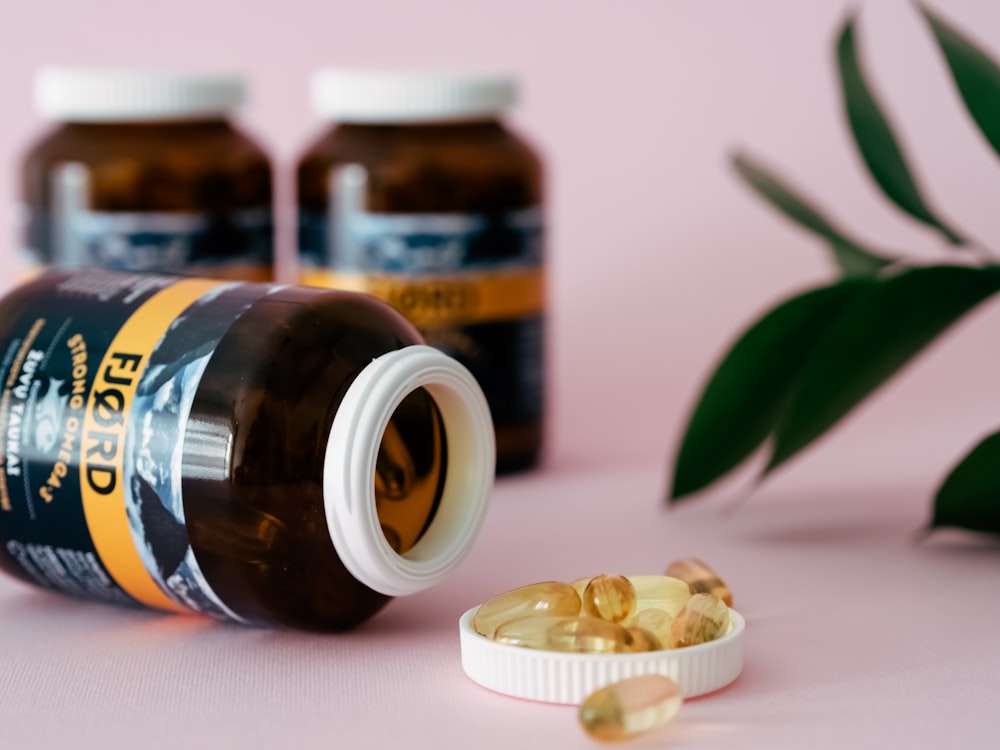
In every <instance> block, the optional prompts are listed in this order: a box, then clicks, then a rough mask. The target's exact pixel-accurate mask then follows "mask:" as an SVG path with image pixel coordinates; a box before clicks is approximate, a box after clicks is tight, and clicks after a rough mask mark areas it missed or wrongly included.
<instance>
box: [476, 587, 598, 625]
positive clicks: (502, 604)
mask: <svg viewBox="0 0 1000 750" xmlns="http://www.w3.org/2000/svg"><path fill="white" fill-rule="evenodd" d="M578 614H580V596H579V594H577V593H576V589H574V588H573V587H572V586H571V585H570V584H568V583H561V582H559V581H542V582H541V583H531V584H528V585H527V586H521V587H519V588H516V589H511V590H510V591H505V592H503V593H502V594H497V595H496V596H494V597H492V598H490V599H487V600H486V601H485V602H483V604H482V605H481V606H480V607H479V609H478V610H477V611H476V616H475V617H474V618H472V627H473V629H474V630H475V631H476V632H477V633H479V634H480V635H485V636H486V637H487V638H493V636H494V633H495V632H496V629H497V626H499V625H501V624H502V623H504V622H507V621H508V620H513V619H515V618H518V617H527V616H531V615H548V616H550V617H561V616H573V615H578Z"/></svg>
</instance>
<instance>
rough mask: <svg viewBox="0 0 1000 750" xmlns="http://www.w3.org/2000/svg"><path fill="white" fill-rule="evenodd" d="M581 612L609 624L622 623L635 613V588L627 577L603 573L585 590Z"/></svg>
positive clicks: (592, 580) (594, 578)
mask: <svg viewBox="0 0 1000 750" xmlns="http://www.w3.org/2000/svg"><path fill="white" fill-rule="evenodd" d="M582 600H583V601H582V605H583V606H582V608H581V612H583V614H585V615H589V616H591V617H599V618H601V619H602V620H607V621H608V622H622V621H623V620H626V619H628V618H629V617H630V616H631V615H632V613H633V612H635V602H636V595H635V586H633V585H632V582H631V581H630V580H629V579H628V578H626V577H625V576H615V575H608V574H606V573H603V574H601V575H599V576H594V577H593V578H591V579H590V582H589V583H588V584H587V587H586V588H585V589H584V590H583V597H582Z"/></svg>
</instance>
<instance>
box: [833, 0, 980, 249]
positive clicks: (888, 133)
mask: <svg viewBox="0 0 1000 750" xmlns="http://www.w3.org/2000/svg"><path fill="white" fill-rule="evenodd" d="M837 62H838V65H839V69H840V83H841V87H842V90H843V94H844V106H845V107H846V109H847V120H848V122H849V123H850V126H851V132H852V133H853V134H854V141H855V143H856V144H857V146H858V150H859V151H860V152H861V156H862V158H863V159H864V161H865V164H866V165H867V166H868V171H869V172H871V175H872V177H874V178H875V182H877V183H878V186H879V187H880V188H881V189H882V192H884V193H885V194H886V196H888V197H889V198H890V199H891V200H892V201H893V202H894V203H895V204H896V205H897V206H899V207H900V208H901V209H902V210H903V211H905V212H906V213H908V214H910V216H912V217H913V218H915V219H917V220H919V221H922V222H923V223H925V224H927V225H929V226H931V227H933V228H935V229H937V230H938V231H939V232H941V234H943V235H944V236H945V238H947V240H948V241H949V242H951V243H953V244H956V245H960V244H962V243H963V242H964V240H963V239H962V237H961V236H960V235H959V234H958V233H956V232H955V231H954V230H952V229H951V228H949V227H948V226H947V225H946V224H945V223H944V222H943V221H941V220H940V219H939V218H938V217H937V216H935V215H934V213H933V212H932V211H931V209H930V208H929V207H928V206H927V203H926V202H925V201H924V199H923V197H922V196H921V195H920V190H919V189H918V188H917V184H916V182H915V180H914V178H913V176H912V175H911V174H910V169H909V167H908V166H907V164H906V159H905V157H904V156H903V151H902V149H901V147H900V145H899V143H898V142H897V140H896V137H895V136H894V135H893V133H892V128H891V127H890V125H889V122H888V120H886V117H885V115H884V114H882V109H881V108H880V107H879V104H878V102H877V101H876V100H875V96H874V95H873V94H872V92H871V90H870V89H869V87H868V84H867V83H866V81H865V76H864V72H863V71H862V69H861V62H860V60H859V59H858V54H857V46H856V44H855V40H854V21H853V19H852V20H850V21H848V22H847V23H846V24H845V25H844V28H843V30H842V31H841V33H840V39H839V40H838V42H837Z"/></svg>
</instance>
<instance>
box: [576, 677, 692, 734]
mask: <svg viewBox="0 0 1000 750" xmlns="http://www.w3.org/2000/svg"><path fill="white" fill-rule="evenodd" d="M683 700H684V699H683V696H682V695H681V690H680V687H678V685H677V683H676V682H674V681H673V680H671V679H670V678H669V677H665V676H663V675H659V674H644V675H639V676H638V677H630V678H628V679H625V680H622V681H620V682H617V683H614V684H612V685H608V686H607V687H603V688H601V689H599V690H597V691H595V692H593V693H591V694H590V695H589V696H588V697H587V699H586V700H585V701H584V702H583V703H582V704H581V706H580V714H579V716H580V726H582V727H583V731H585V732H586V733H587V734H588V735H590V736H591V737H593V738H594V739H595V740H599V741H601V742H621V741H623V740H629V739H633V738H635V737H638V736H639V735H642V734H644V733H646V732H649V731H651V730H653V729H656V728H657V727H661V726H663V725H665V724H667V723H668V722H669V721H670V720H671V719H673V718H674V717H675V716H676V715H677V712H678V711H679V710H680V708H681V703H683Z"/></svg>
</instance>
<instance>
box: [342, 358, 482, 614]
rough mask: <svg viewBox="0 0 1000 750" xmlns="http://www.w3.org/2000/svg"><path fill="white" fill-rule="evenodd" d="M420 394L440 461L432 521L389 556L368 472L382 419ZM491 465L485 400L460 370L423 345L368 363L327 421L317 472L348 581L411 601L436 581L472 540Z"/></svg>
mask: <svg viewBox="0 0 1000 750" xmlns="http://www.w3.org/2000/svg"><path fill="white" fill-rule="evenodd" d="M420 388H423V389H424V390H425V391H427V393H428V394H430V397H431V398H432V399H433V400H434V403H435V404H436V406H437V410H438V413H439V414H440V419H441V422H442V425H443V432H444V436H445V441H446V443H447V456H448V458H447V463H446V466H445V470H444V471H445V474H444V479H443V482H441V483H440V489H439V492H440V497H439V498H438V502H437V509H436V511H435V512H434V514H433V517H432V518H431V520H430V522H429V523H428V525H427V528H426V530H425V531H424V532H423V534H422V536H421V537H420V539H419V540H418V541H417V542H416V544H415V545H414V546H413V547H412V548H411V549H409V550H408V551H406V552H404V553H403V554H399V553H397V552H396V551H395V550H394V549H393V548H392V546H390V544H389V542H388V540H387V539H386V537H385V534H384V533H383V532H382V525H381V522H380V519H379V515H378V509H377V503H376V496H375V474H376V466H377V461H378V456H379V449H380V447H381V445H382V442H383V439H384V436H385V433H386V428H387V427H388V425H389V421H390V419H391V418H392V416H393V414H394V413H395V411H396V409H397V408H398V407H399V406H400V404H401V403H402V402H403V399H405V398H406V397H407V396H408V395H409V394H411V393H413V392H414V391H416V390H417V389H420ZM495 460H496V448H495V442H494V432H493V422H492V418H491V417H490V411H489V407H488V406H487V403H486V398H485V396H484V395H483V393H482V390H481V389H480V387H479V385H478V383H477V382H476V380H475V378H474V377H473V376H472V375H471V374H470V373H469V371H468V370H466V369H465V368H464V367H463V366H462V365H461V364H459V363H458V362H457V361H455V360H454V359H452V358H450V357H448V356H446V355H444V354H442V353H441V352H440V351H438V350H436V349H433V348H431V347H428V346H408V347H404V348H403V349H399V350H396V351H393V352H389V353H388V354H385V355H383V356H381V357H378V358H377V359H374V360H372V362H371V363H370V364H368V365H367V366H366V367H365V368H364V369H363V370H362V371H361V373H360V374H359V375H358V377H357V378H356V379H355V381H354V382H353V383H352V384H351V386H350V388H349V389H348V391H347V393H346V394H345V396H344V399H343V401H342V402H341V405H340V407H339V409H338V411H337V414H336V416H335V417H334V420H333V425H332V427H331V430H330V436H329V440H328V442H327V449H326V457H325V462H324V468H323V491H324V504H325V508H326V518H327V525H328V527H329V530H330V536H331V538H332V540H333V544H334V547H335V548H336V550H337V554H338V555H339V557H340V559H341V561H342V562H343V563H344V565H345V567H346V568H347V569H348V571H350V573H351V575H353V576H354V577H355V578H357V579H358V580H359V581H361V582H362V583H364V584H365V585H366V586H368V587H369V588H372V589H374V590H375V591H378V592H381V593H383V594H387V595H389V596H400V595H405V594H412V593H416V592H417V591H421V590H423V589H425V588H428V587H430V586H433V585H434V584H436V583H437V582H438V581H440V580H441V579H442V578H444V577H445V576H446V575H447V574H448V573H449V572H450V571H451V570H452V569H453V568H454V567H455V566H457V565H458V564H459V563H460V562H461V560H462V559H463V558H464V557H465V555H466V554H467V553H468V551H469V549H470V548H471V546H472V544H473V542H474V541H475V538H476V536H477V535H478V533H479V529H480V527H481V526H482V522H483V520H484V518H485V514H486V508H487V505H488V502H489V496H490V492H491V489H492V486H493V477H494V471H495Z"/></svg>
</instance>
